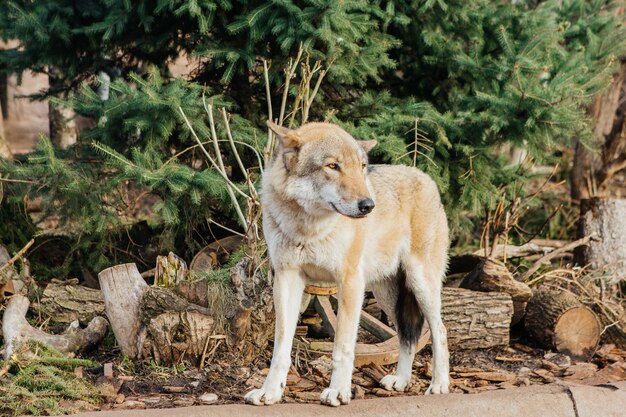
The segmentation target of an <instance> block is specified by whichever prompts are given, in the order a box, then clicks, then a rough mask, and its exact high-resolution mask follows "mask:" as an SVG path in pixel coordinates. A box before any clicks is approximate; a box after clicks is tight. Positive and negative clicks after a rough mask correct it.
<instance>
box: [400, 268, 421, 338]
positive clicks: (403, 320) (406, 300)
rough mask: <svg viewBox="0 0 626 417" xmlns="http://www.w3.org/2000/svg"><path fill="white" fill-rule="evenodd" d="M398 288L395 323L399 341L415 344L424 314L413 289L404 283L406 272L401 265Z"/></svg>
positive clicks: (419, 333)
mask: <svg viewBox="0 0 626 417" xmlns="http://www.w3.org/2000/svg"><path fill="white" fill-rule="evenodd" d="M398 290H399V292H398V298H397V300H396V325H397V327H398V328H397V331H398V336H399V338H400V343H403V344H405V345H409V346H411V345H415V344H416V343H417V340H418V339H419V337H420V335H421V334H422V326H423V325H424V315H423V314H422V310H421V309H420V306H419V304H418V303H417V299H416V298H415V295H414V294H413V291H412V290H411V289H410V288H409V287H407V285H406V272H405V271H404V268H402V267H400V268H399V269H398Z"/></svg>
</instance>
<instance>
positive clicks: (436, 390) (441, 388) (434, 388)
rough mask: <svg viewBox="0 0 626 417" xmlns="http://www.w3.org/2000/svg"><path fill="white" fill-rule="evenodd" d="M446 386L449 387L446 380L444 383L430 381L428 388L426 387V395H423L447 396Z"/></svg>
mask: <svg viewBox="0 0 626 417" xmlns="http://www.w3.org/2000/svg"><path fill="white" fill-rule="evenodd" d="M448 385H449V382H448V380H446V381H445V382H437V381H432V382H431V383H430V387H428V389H427V390H426V394H425V395H430V394H447V393H448Z"/></svg>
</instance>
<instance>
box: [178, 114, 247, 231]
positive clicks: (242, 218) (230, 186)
mask: <svg viewBox="0 0 626 417" xmlns="http://www.w3.org/2000/svg"><path fill="white" fill-rule="evenodd" d="M178 111H179V112H180V114H181V115H182V116H183V119H184V120H185V123H186V124H187V127H188V128H189V131H190V132H191V134H192V136H193V137H194V139H195V140H196V142H198V145H200V148H201V149H202V151H203V152H204V155H205V156H206V157H207V159H208V160H209V161H210V162H211V165H213V167H214V168H215V170H216V171H217V172H218V173H219V174H220V175H221V177H222V178H223V179H224V181H225V182H226V192H227V193H228V196H229V197H230V199H231V201H232V203H233V206H234V207H235V211H236V213H237V217H239V222H240V224H241V226H242V227H246V218H245V216H244V215H243V212H242V211H241V207H240V206H239V201H237V197H235V193H234V191H233V189H234V190H236V191H237V192H238V193H239V194H241V195H243V196H244V197H245V198H246V199H248V198H250V197H249V196H248V195H246V194H245V193H244V192H243V191H241V190H240V189H239V188H237V187H236V186H235V184H233V182H232V181H231V180H230V178H228V176H227V175H226V171H223V170H222V169H220V165H218V164H217V162H216V161H215V160H214V159H213V158H212V157H211V154H209V152H208V151H207V150H206V148H205V147H204V145H203V144H202V142H201V141H200V138H199V137H198V135H197V134H196V131H195V130H194V128H193V126H191V123H190V122H189V119H187V116H186V115H185V112H184V111H183V109H182V107H180V106H178ZM212 119H213V117H212V116H211V117H210V120H212ZM211 129H212V130H213V131H214V130H215V125H214V124H212V126H211ZM216 136H217V135H216ZM218 155H219V147H218ZM220 159H221V157H220Z"/></svg>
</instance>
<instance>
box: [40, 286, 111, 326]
mask: <svg viewBox="0 0 626 417" xmlns="http://www.w3.org/2000/svg"><path fill="white" fill-rule="evenodd" d="M32 309H33V310H34V311H35V312H37V313H39V314H40V315H42V316H43V317H49V318H50V319H51V320H52V321H53V322H56V323H71V322H73V321H74V320H78V321H79V322H80V323H81V324H86V323H88V322H89V321H91V319H93V318H94V317H96V316H104V315H105V314H106V309H105V307H104V298H103V297H102V292H101V291H100V290H94V289H93V288H87V287H83V286H82V285H78V279H71V280H67V281H59V280H56V279H53V280H52V281H50V283H49V284H48V285H47V286H46V289H45V290H44V292H43V294H42V295H41V299H40V301H39V302H38V303H33V305H32Z"/></svg>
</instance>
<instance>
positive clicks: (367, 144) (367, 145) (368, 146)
mask: <svg viewBox="0 0 626 417" xmlns="http://www.w3.org/2000/svg"><path fill="white" fill-rule="evenodd" d="M357 142H358V143H359V145H360V146H361V148H363V150H364V151H365V153H369V151H371V150H372V148H373V147H374V146H376V145H377V144H378V142H377V141H375V140H358V141H357Z"/></svg>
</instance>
